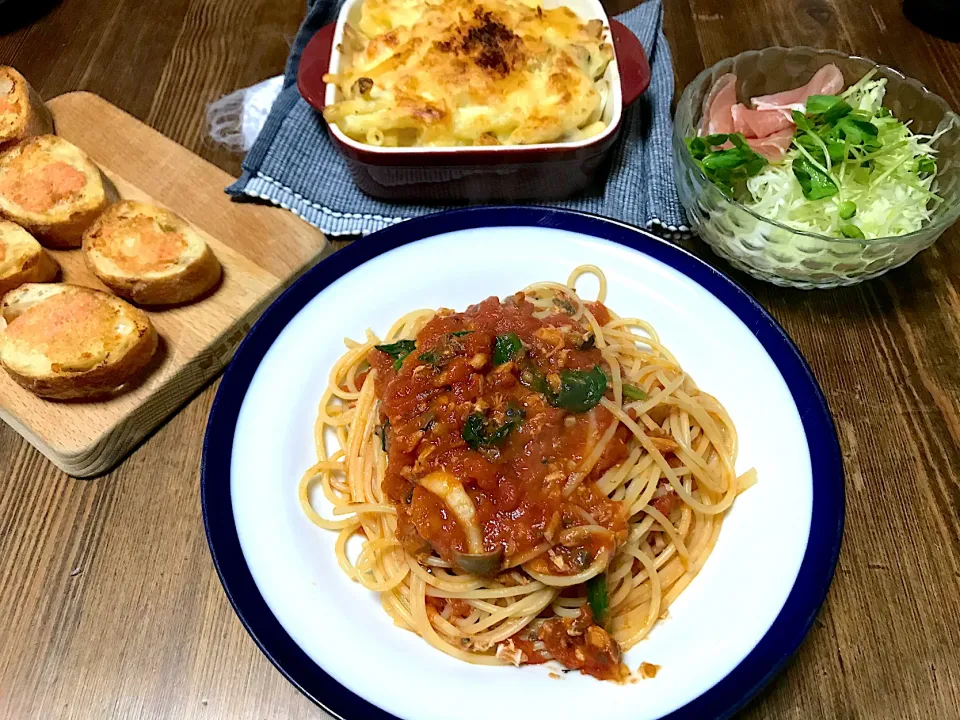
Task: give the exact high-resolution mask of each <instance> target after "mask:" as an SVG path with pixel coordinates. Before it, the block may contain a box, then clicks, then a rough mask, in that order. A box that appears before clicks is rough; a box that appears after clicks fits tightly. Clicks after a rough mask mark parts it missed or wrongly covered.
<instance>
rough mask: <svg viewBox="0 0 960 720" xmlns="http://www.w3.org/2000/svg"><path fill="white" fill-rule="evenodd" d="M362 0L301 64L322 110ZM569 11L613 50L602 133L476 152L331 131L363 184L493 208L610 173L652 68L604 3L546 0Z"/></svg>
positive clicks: (352, 2) (307, 91) (399, 194)
mask: <svg viewBox="0 0 960 720" xmlns="http://www.w3.org/2000/svg"><path fill="white" fill-rule="evenodd" d="M362 2H363V0H347V2H346V3H345V4H344V6H343V8H342V10H341V11H340V15H339V17H338V19H337V22H336V23H332V24H330V25H327V26H326V27H324V28H322V29H321V30H320V31H319V32H317V34H316V35H314V37H313V38H312V39H311V40H310V42H309V43H308V44H307V47H306V48H305V49H304V51H303V56H302V58H301V60H300V69H299V72H298V74H297V87H298V89H299V90H300V94H301V95H302V96H303V98H304V99H305V100H306V101H307V103H309V104H310V105H311V106H312V107H314V108H315V109H316V110H318V111H322V110H323V108H324V107H325V106H326V105H327V104H332V103H334V102H336V101H337V99H338V95H339V90H338V88H337V87H336V86H335V85H333V84H327V83H325V82H324V81H323V76H324V74H326V73H327V72H328V71H329V72H332V73H336V72H338V71H339V70H340V68H341V67H342V66H343V63H344V61H345V59H344V57H343V55H342V53H341V43H342V41H343V33H344V28H345V27H346V25H347V24H348V23H349V24H352V25H356V24H357V23H358V22H359V19H360V11H361V5H362ZM561 5H566V6H567V7H569V8H570V9H571V10H573V11H574V12H575V13H576V14H577V15H578V16H580V17H581V18H583V19H584V20H593V19H599V20H601V21H602V22H603V25H604V28H606V32H607V34H608V37H610V39H611V42H612V44H613V49H614V59H613V61H612V62H611V63H610V64H609V65H608V66H607V70H606V74H605V76H604V77H605V79H606V81H607V83H608V86H609V88H610V92H609V95H608V97H607V102H606V106H605V107H604V110H603V120H604V121H605V122H606V124H607V128H606V130H604V131H603V132H602V133H600V134H599V135H595V136H594V137H591V138H587V139H585V140H577V141H572V142H561V143H544V144H536V145H500V146H494V147H491V146H475V147H457V148H442V147H429V148H421V147H376V146H373V145H367V144H365V143H361V142H358V141H356V140H353V139H351V138H349V137H347V136H346V135H345V134H344V133H343V132H342V131H341V130H340V128H338V127H337V126H336V125H332V124H330V125H328V129H329V132H330V137H331V138H332V140H333V143H334V145H336V147H337V149H338V150H339V151H340V153H341V154H342V155H343V157H344V159H345V160H346V162H347V165H348V166H349V168H350V171H351V174H352V175H353V178H354V181H355V182H356V184H357V186H358V187H359V188H360V189H361V190H362V191H363V192H365V193H367V194H368V195H371V196H373V197H375V198H379V199H382V200H395V201H408V202H410V201H413V202H442V201H450V200H459V201H470V202H488V201H519V200H557V199H561V198H565V197H569V196H571V195H574V194H575V193H578V192H580V191H582V190H584V189H585V188H586V187H587V186H588V185H589V184H590V183H591V181H592V180H593V179H594V178H595V177H596V176H597V175H598V174H599V173H600V172H602V171H603V169H604V168H605V165H606V161H607V160H608V159H609V157H610V152H611V150H612V149H613V147H614V146H615V144H616V142H617V139H618V138H619V136H620V130H621V124H622V122H621V121H622V116H623V110H624V108H626V107H627V106H629V105H630V104H631V103H633V102H634V101H635V100H636V99H637V98H638V97H640V95H642V94H643V92H644V91H646V89H647V87H648V86H649V84H650V65H649V63H648V62H647V57H646V55H645V53H644V50H643V47H642V46H641V44H640V41H639V40H638V39H637V38H636V36H635V35H634V34H633V33H632V32H631V31H630V30H629V29H627V27H625V26H624V25H622V24H621V23H619V22H617V21H616V20H610V19H609V18H608V17H607V14H606V12H604V9H603V6H602V5H601V4H600V0H544V2H543V6H544V7H547V8H553V7H559V6H561Z"/></svg>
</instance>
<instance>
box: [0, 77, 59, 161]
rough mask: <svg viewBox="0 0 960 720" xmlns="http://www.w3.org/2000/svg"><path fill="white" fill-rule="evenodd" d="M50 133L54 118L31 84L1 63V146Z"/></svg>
mask: <svg viewBox="0 0 960 720" xmlns="http://www.w3.org/2000/svg"><path fill="white" fill-rule="evenodd" d="M52 132H53V117H52V116H51V115H50V111H49V110H47V107H46V105H44V104H43V101H42V100H41V99H40V96H39V95H37V93H36V91H35V90H34V89H33V88H32V87H30V83H28V82H27V80H26V78H24V77H23V75H21V74H20V73H18V72H17V71H16V70H14V69H13V68H12V67H7V66H6V65H0V148H3V147H5V146H10V145H13V144H15V143H18V142H20V141H21V140H25V139H26V138H28V137H32V136H34V135H45V134H48V133H52Z"/></svg>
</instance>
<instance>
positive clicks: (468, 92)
mask: <svg viewBox="0 0 960 720" xmlns="http://www.w3.org/2000/svg"><path fill="white" fill-rule="evenodd" d="M341 50H342V52H343V55H344V62H345V64H346V68H345V69H344V70H343V71H342V72H341V73H339V74H337V75H327V76H325V78H324V79H325V80H326V81H327V82H332V83H336V85H337V86H338V88H339V90H340V100H339V101H338V102H336V103H335V104H333V105H330V106H328V107H327V108H326V109H325V110H324V116H325V117H326V119H327V121H328V122H331V123H335V124H336V125H337V126H338V127H339V128H340V130H342V131H343V132H344V133H345V134H346V135H347V136H349V137H351V138H353V139H354V140H358V141H360V142H365V143H368V144H371V145H382V146H388V147H389V146H420V147H430V146H434V147H436V146H466V145H527V144H533V143H553V142H563V141H570V140H578V139H582V138H584V137H590V136H591V135H595V134H597V133H599V132H601V131H602V130H603V129H604V127H605V124H604V123H603V121H602V120H601V115H602V112H603V106H604V99H605V96H606V92H607V87H606V82H605V81H604V80H603V75H604V72H605V71H606V68H607V65H608V64H609V63H610V61H611V60H612V59H613V49H612V47H611V46H610V45H609V43H607V42H605V41H604V27H603V24H602V23H601V21H599V20H590V21H588V22H584V21H583V20H581V19H580V18H579V17H577V15H575V14H574V13H573V11H571V10H570V9H569V8H566V7H560V8H554V9H550V10H546V9H544V8H542V7H540V6H536V5H535V6H528V5H526V4H523V3H522V2H519V0H480V1H478V0H364V3H363V6H362V15H361V20H360V23H359V28H352V27H350V26H347V28H346V30H345V33H344V42H343V47H342V48H341Z"/></svg>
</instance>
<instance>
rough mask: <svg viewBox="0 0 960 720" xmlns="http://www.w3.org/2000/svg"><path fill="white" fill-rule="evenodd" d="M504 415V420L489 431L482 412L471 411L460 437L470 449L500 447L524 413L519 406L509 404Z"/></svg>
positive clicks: (521, 420)
mask: <svg viewBox="0 0 960 720" xmlns="http://www.w3.org/2000/svg"><path fill="white" fill-rule="evenodd" d="M506 415H507V420H506V422H504V423H503V425H501V426H500V427H498V428H496V429H494V430H493V431H492V432H491V431H490V428H489V424H490V423H489V422H488V421H487V419H486V418H485V417H484V416H483V414H482V413H479V412H475V413H471V414H470V415H469V416H468V417H467V421H466V422H465V423H464V424H463V431H462V432H461V433H460V437H462V438H463V441H464V442H465V443H467V445H469V446H470V448H471V449H472V450H478V449H479V448H481V447H501V446H502V445H503V444H504V443H505V442H506V441H507V438H508V437H509V435H510V433H511V432H512V431H513V429H514V428H517V427H519V426H520V425H521V424H522V423H523V418H524V416H525V413H524V411H523V410H522V409H521V408H517V407H512V406H511V407H509V408H507V413H506Z"/></svg>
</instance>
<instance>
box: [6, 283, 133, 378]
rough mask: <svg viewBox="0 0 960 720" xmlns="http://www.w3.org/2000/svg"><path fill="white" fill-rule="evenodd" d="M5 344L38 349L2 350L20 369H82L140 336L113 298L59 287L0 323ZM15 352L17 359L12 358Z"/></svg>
mask: <svg viewBox="0 0 960 720" xmlns="http://www.w3.org/2000/svg"><path fill="white" fill-rule="evenodd" d="M6 334H7V338H8V340H9V342H10V343H12V344H13V345H12V346H11V350H12V349H15V348H16V347H17V346H18V345H19V344H23V345H24V346H25V347H32V348H35V349H36V350H38V351H39V352H40V353H42V356H43V357H42V361H41V360H39V359H38V358H37V357H35V355H34V354H31V353H24V354H23V357H22V358H21V357H20V356H16V355H14V354H13V353H8V354H9V355H10V357H5V362H6V363H7V364H8V365H10V366H12V367H14V369H16V370H17V371H19V372H22V373H23V374H30V373H34V372H37V368H38V367H39V368H40V370H41V371H42V372H54V373H60V372H86V371H88V370H91V369H93V368H95V367H97V366H98V365H101V364H103V363H105V362H106V361H107V359H108V358H109V357H110V356H111V354H113V355H119V354H123V353H126V352H127V351H128V350H129V349H130V348H131V347H132V346H133V345H135V344H136V342H137V340H138V339H139V337H140V334H139V333H138V332H137V329H136V324H135V323H134V321H133V320H132V319H131V318H130V317H129V316H128V315H127V314H125V313H122V312H121V311H120V307H119V306H118V304H117V302H116V301H115V299H114V298H112V297H111V296H110V295H108V294H107V293H101V292H90V291H86V292H76V293H68V292H62V293H59V294H56V295H52V296H51V297H49V298H47V299H45V300H43V301H42V302H40V303H38V304H37V305H35V306H34V307H32V308H30V309H29V310H27V311H26V312H24V313H23V314H22V315H20V316H19V317H18V318H16V319H15V320H14V321H13V322H12V323H10V325H9V326H8V327H7V329H6ZM18 358H19V360H18Z"/></svg>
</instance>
